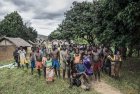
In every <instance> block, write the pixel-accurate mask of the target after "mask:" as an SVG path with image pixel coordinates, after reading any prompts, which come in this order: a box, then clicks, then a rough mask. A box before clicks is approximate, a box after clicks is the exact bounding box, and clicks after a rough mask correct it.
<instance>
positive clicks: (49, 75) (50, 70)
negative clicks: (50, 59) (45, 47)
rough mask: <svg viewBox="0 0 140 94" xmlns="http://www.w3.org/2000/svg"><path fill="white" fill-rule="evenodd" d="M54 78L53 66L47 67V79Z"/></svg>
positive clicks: (51, 79)
mask: <svg viewBox="0 0 140 94" xmlns="http://www.w3.org/2000/svg"><path fill="white" fill-rule="evenodd" d="M53 80H54V70H53V69H51V68H46V81H50V82H51V81H53Z"/></svg>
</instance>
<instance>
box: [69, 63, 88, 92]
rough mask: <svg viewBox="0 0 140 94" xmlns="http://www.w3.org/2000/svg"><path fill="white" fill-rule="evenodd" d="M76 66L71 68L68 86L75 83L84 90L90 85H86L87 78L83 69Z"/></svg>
mask: <svg viewBox="0 0 140 94" xmlns="http://www.w3.org/2000/svg"><path fill="white" fill-rule="evenodd" d="M78 66H79V65H78ZM78 66H74V67H73V68H72V71H71V77H70V88H72V87H73V85H75V86H77V87H79V86H81V88H82V89H84V90H89V89H90V87H89V85H88V79H87V75H86V73H85V70H83V69H79V67H78ZM81 67H82V65H81ZM83 67H84V66H83Z"/></svg>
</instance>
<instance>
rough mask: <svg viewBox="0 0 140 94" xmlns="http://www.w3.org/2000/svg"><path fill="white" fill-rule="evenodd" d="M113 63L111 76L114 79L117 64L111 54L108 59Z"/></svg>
mask: <svg viewBox="0 0 140 94" xmlns="http://www.w3.org/2000/svg"><path fill="white" fill-rule="evenodd" d="M107 58H108V59H109V60H110V61H111V76H112V77H114V76H115V73H114V69H115V62H114V55H113V54H112V53H111V52H110V54H109V55H108V57H107Z"/></svg>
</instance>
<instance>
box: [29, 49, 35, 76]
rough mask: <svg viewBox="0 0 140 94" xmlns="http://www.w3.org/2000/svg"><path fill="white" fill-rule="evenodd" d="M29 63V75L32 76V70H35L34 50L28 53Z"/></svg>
mask: <svg viewBox="0 0 140 94" xmlns="http://www.w3.org/2000/svg"><path fill="white" fill-rule="evenodd" d="M30 62H31V74H32V75H33V70H34V68H35V62H36V56H35V51H34V50H32V52H31V53H30Z"/></svg>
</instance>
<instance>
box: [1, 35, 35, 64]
mask: <svg viewBox="0 0 140 94" xmlns="http://www.w3.org/2000/svg"><path fill="white" fill-rule="evenodd" d="M20 46H22V47H23V48H24V49H25V50H26V51H28V50H30V49H31V47H32V46H31V45H30V44H29V43H28V42H26V41H25V40H23V39H21V38H10V37H2V38H0V61H3V60H8V59H12V58H13V52H14V51H15V49H16V47H20Z"/></svg>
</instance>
